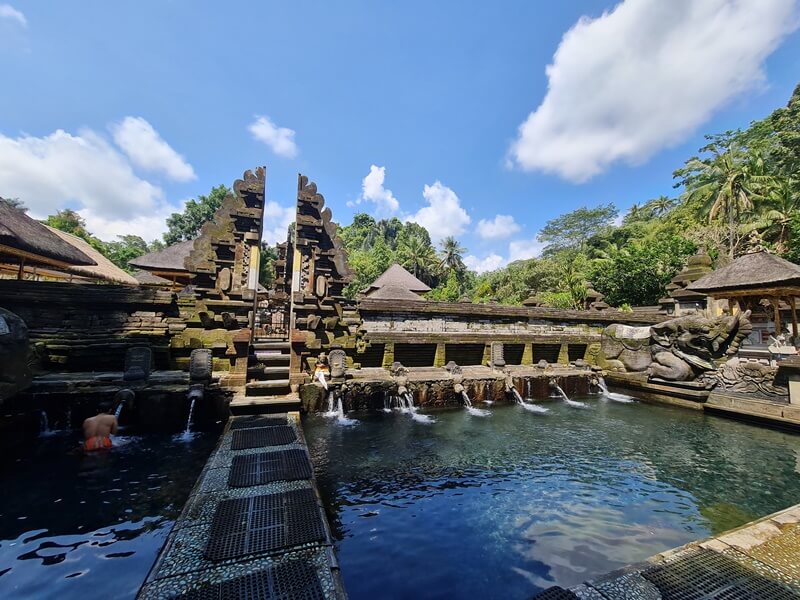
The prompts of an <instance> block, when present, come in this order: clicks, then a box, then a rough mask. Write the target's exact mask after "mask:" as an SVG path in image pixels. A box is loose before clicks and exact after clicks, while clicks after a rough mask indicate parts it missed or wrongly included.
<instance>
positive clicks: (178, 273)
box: [128, 240, 194, 284]
mask: <svg viewBox="0 0 800 600" xmlns="http://www.w3.org/2000/svg"><path fill="white" fill-rule="evenodd" d="M193 247H194V240H188V241H185V242H178V243H177V244H172V246H167V247H166V248H164V249H163V250H159V251H158V252H150V253H149V254H145V255H143V256H140V257H139V258H135V259H133V260H131V261H130V262H129V263H128V264H129V265H131V266H132V267H136V268H137V269H141V270H142V271H147V272H148V273H150V274H151V275H156V276H157V277H163V278H164V279H167V280H169V281H171V282H173V283H183V284H188V283H189V280H190V279H191V273H189V271H188V269H187V268H186V267H185V265H184V259H186V257H188V256H189V253H190V252H191V251H192V248H193Z"/></svg>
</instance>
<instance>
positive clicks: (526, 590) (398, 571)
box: [304, 397, 800, 600]
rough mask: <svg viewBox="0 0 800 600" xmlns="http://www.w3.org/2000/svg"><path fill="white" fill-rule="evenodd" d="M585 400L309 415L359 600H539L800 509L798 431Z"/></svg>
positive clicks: (315, 453) (349, 583) (325, 490)
mask: <svg viewBox="0 0 800 600" xmlns="http://www.w3.org/2000/svg"><path fill="white" fill-rule="evenodd" d="M583 400H585V401H586V402H587V403H588V404H589V408H588V409H583V410H582V409H577V408H574V407H570V406H568V405H566V404H565V403H561V402H553V403H549V404H547V406H548V407H549V408H550V411H549V412H548V413H547V414H544V415H542V414H533V413H530V412H528V411H525V410H523V408H522V407H520V406H493V407H491V411H492V414H491V416H489V417H486V418H476V417H474V416H471V415H470V414H468V413H467V411H466V410H458V409H453V410H448V411H440V412H437V413H434V416H435V418H436V422H435V423H433V424H424V423H419V422H415V421H414V420H412V419H411V418H409V416H408V415H405V414H397V413H393V414H384V413H380V412H375V413H363V414H357V415H354V414H350V415H348V416H350V417H356V418H357V419H358V421H359V422H358V424H357V425H354V426H348V427H344V426H340V425H337V423H336V421H335V420H332V419H325V418H323V417H309V418H308V419H306V421H305V424H304V428H305V433H306V437H307V439H308V442H309V448H310V451H311V455H312V460H313V462H314V465H315V469H316V475H317V478H318V483H319V487H320V491H321V493H322V496H323V499H324V500H325V503H326V507H327V510H328V517H329V519H330V522H331V526H332V528H333V530H334V535H335V537H336V538H337V554H338V557H339V561H340V564H341V568H342V575H343V577H344V582H345V587H346V589H347V592H348V594H349V596H350V598H351V600H359V599H371V598H510V599H513V598H520V599H522V598H529V597H530V596H531V595H532V594H533V593H535V592H537V591H539V590H540V589H542V588H546V587H548V586H551V585H561V586H565V587H567V586H572V585H576V584H578V583H580V582H582V581H585V580H589V579H592V578H594V577H597V576H599V575H602V574H604V573H606V572H608V571H610V570H613V569H616V568H619V567H622V566H624V565H626V564H630V563H632V562H637V561H641V560H644V559H645V558H647V557H649V556H652V555H654V554H657V553H658V552H661V551H663V550H666V549H669V548H673V547H675V546H679V545H682V544H684V543H687V542H689V541H692V540H695V539H697V538H702V537H706V536H709V535H711V534H714V533H719V532H721V531H725V530H727V529H730V528H732V527H736V526H738V525H741V524H743V523H746V522H748V521H750V520H752V519H755V518H757V517H761V516H764V515H767V514H769V513H771V512H774V511H776V510H780V509H782V508H785V507H787V506H790V505H792V504H795V503H798V502H800V474H798V473H800V436H797V435H793V434H791V433H784V432H780V431H775V430H770V429H765V428H760V427H756V426H752V425H749V424H745V423H741V422H737V421H732V420H728V419H723V418H719V417H712V416H708V415H704V414H703V413H702V412H699V411H697V412H695V411H690V410H683V409H677V408H670V407H660V406H651V405H646V404H642V403H638V402H637V403H633V404H623V403H618V402H611V401H608V400H604V399H598V397H593V398H586V399H583Z"/></svg>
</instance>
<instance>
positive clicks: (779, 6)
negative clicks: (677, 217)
mask: <svg viewBox="0 0 800 600" xmlns="http://www.w3.org/2000/svg"><path fill="white" fill-rule="evenodd" d="M796 26H797V18H796V15H795V0H704V1H703V2H697V1H695V0H669V1H668V2H665V1H664V0H625V1H624V2H622V3H620V4H619V5H618V6H617V7H616V8H614V9H613V10H612V11H611V12H606V13H604V14H603V15H602V16H600V17H599V18H597V19H590V18H588V17H582V18H581V19H580V20H579V21H578V22H577V23H576V24H575V26H573V27H572V29H570V30H569V31H568V32H567V33H565V34H564V36H563V38H562V40H561V43H560V45H559V47H558V49H557V50H556V53H555V55H554V56H553V62H552V64H550V65H548V66H547V68H546V73H547V78H548V89H547V94H546V96H545V98H544V100H543V101H542V103H541V104H540V105H539V107H538V108H537V109H536V110H535V111H534V112H532V113H531V114H530V115H529V116H528V118H527V120H526V121H525V122H524V123H523V124H522V125H521V126H520V128H519V137H518V139H517V141H516V142H515V143H514V144H513V145H512V147H511V149H510V152H509V159H510V161H512V162H513V163H516V164H517V165H518V166H520V167H521V168H523V169H525V170H530V171H532V170H538V171H544V172H548V173H556V174H558V175H560V176H561V177H563V178H565V179H568V180H571V181H575V182H581V181H586V180H587V179H590V178H591V177H593V176H595V175H597V174H599V173H602V172H603V171H605V170H606V169H607V168H608V167H609V166H610V165H611V164H612V163H615V162H618V161H625V162H628V163H631V164H636V163H640V162H642V161H644V160H646V159H647V158H649V157H650V156H651V155H652V154H654V153H655V152H657V151H658V150H660V149H662V148H664V147H666V146H669V145H673V144H676V143H678V142H680V141H682V140H684V139H685V138H686V136H687V135H689V134H690V133H691V132H692V131H693V130H695V128H697V127H698V126H699V125H701V124H702V123H703V122H705V121H706V120H707V119H708V118H709V117H710V116H711V114H712V113H713V112H714V111H715V110H716V109H718V108H720V106H722V105H723V104H724V103H725V102H726V101H728V100H730V99H731V98H733V97H735V96H737V95H738V94H741V93H742V92H744V91H746V90H748V89H750V88H752V87H753V86H755V85H756V84H758V83H760V82H762V81H763V80H764V73H763V71H762V64H763V62H764V59H765V58H766V57H767V56H768V55H769V54H770V53H771V52H772V51H773V50H774V49H775V48H776V47H777V46H778V44H779V43H780V42H781V40H782V38H783V37H784V36H785V35H786V34H788V33H789V32H791V31H792V30H793V29H794V28H795V27H796Z"/></svg>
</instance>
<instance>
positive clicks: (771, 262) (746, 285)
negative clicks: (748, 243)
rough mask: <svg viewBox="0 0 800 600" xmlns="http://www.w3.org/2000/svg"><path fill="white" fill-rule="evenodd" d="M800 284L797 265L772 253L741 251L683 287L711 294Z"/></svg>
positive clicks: (799, 267) (799, 270)
mask: <svg viewBox="0 0 800 600" xmlns="http://www.w3.org/2000/svg"><path fill="white" fill-rule="evenodd" d="M791 286H800V266H798V265H796V264H794V263H790V262H789V261H788V260H784V259H782V258H780V257H778V256H775V255H774V254H767V253H766V252H756V253H754V254H745V255H744V256H740V257H739V258H737V259H736V260H734V261H733V262H732V263H731V264H729V265H728V266H726V267H722V268H721V269H717V270H716V271H713V272H711V273H709V274H708V275H706V276H704V277H701V278H700V279H698V280H697V281H695V282H693V283H691V284H689V285H688V286H686V289H687V290H690V291H693V292H702V293H705V294H712V295H713V294H714V293H720V292H726V291H734V290H749V289H752V290H757V289H759V288H778V287H791Z"/></svg>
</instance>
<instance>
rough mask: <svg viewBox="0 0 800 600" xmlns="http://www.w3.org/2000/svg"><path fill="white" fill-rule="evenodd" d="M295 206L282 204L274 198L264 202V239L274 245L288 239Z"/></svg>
mask: <svg viewBox="0 0 800 600" xmlns="http://www.w3.org/2000/svg"><path fill="white" fill-rule="evenodd" d="M294 217H295V207H294V206H281V205H280V204H278V203H277V202H274V201H272V200H270V201H268V202H267V203H266V204H264V235H263V236H262V239H263V240H264V241H265V242H266V243H268V244H270V245H274V244H277V243H280V242H285V241H286V237H287V236H286V234H287V230H288V227H289V224H290V223H291V222H292V221H294Z"/></svg>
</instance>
